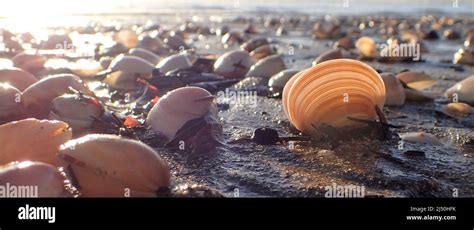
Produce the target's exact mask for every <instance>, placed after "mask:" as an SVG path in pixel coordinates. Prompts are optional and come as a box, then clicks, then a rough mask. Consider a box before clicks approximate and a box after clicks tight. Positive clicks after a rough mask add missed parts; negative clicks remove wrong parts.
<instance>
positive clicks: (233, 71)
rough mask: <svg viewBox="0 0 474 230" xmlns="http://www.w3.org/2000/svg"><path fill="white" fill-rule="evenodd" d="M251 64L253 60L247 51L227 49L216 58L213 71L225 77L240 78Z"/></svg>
mask: <svg viewBox="0 0 474 230" xmlns="http://www.w3.org/2000/svg"><path fill="white" fill-rule="evenodd" d="M252 64H253V60H252V58H251V57H250V55H249V53H248V52H247V51H241V50H234V51H229V52H227V53H225V54H223V55H222V56H220V57H219V58H218V59H217V60H216V62H215V63H214V73H216V74H219V75H222V76H224V77H227V78H242V77H244V76H245V74H247V72H248V71H249V69H250V66H252Z"/></svg>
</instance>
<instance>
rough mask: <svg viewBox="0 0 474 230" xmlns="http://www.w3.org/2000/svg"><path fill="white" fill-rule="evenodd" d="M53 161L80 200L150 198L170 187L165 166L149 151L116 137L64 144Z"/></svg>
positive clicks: (86, 137)
mask: <svg viewBox="0 0 474 230" xmlns="http://www.w3.org/2000/svg"><path fill="white" fill-rule="evenodd" d="M57 159H58V162H59V164H60V165H61V166H62V167H63V168H64V169H65V172H66V175H67V177H68V178H69V179H70V180H71V182H72V184H73V186H74V187H76V188H77V190H78V191H79V192H80V193H81V196H83V197H128V196H130V197H154V196H157V195H158V194H157V193H158V191H159V189H160V188H162V187H168V186H169V184H170V173H169V169H168V166H167V165H166V162H165V161H164V160H163V159H162V158H161V157H160V156H159V155H158V154H157V153H156V152H155V151H154V150H153V149H151V148H150V147H148V146H147V145H145V144H143V143H141V142H139V141H135V140H130V139H125V138H121V137H119V136H114V135H101V134H92V135H87V136H84V137H82V138H79V139H75V140H71V141H68V142H67V143H65V144H64V145H62V146H61V148H60V150H59V153H58V155H57Z"/></svg>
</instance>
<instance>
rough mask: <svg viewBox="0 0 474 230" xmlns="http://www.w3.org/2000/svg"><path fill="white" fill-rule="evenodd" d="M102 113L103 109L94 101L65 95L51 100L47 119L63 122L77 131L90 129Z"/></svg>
mask: <svg viewBox="0 0 474 230" xmlns="http://www.w3.org/2000/svg"><path fill="white" fill-rule="evenodd" d="M103 113H104V108H103V107H102V105H101V104H100V103H99V102H98V101H96V100H95V99H93V98H90V97H86V96H79V95H70V94H67V95H63V96H60V97H57V98H55V99H54V100H53V102H52V110H51V112H50V113H49V118H50V119H52V120H60V121H64V122H66V123H67V124H69V126H71V128H72V129H73V130H74V131H77V130H82V129H87V128H90V127H91V125H92V123H93V122H94V121H95V120H96V119H100V117H101V116H102V115H103Z"/></svg>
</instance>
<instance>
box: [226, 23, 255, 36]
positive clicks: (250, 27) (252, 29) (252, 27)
mask: <svg viewBox="0 0 474 230" xmlns="http://www.w3.org/2000/svg"><path fill="white" fill-rule="evenodd" d="M227 32H228V31H227ZM244 32H245V33H247V34H258V29H257V27H256V26H255V25H254V24H252V23H249V24H247V26H246V27H245V29H244Z"/></svg>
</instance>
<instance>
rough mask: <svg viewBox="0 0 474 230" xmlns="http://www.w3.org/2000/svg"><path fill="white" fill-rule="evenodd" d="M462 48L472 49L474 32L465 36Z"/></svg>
mask: <svg viewBox="0 0 474 230" xmlns="http://www.w3.org/2000/svg"><path fill="white" fill-rule="evenodd" d="M464 46H465V47H468V48H471V49H472V48H474V31H471V32H469V33H468V34H467V36H466V40H465V41H464Z"/></svg>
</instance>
